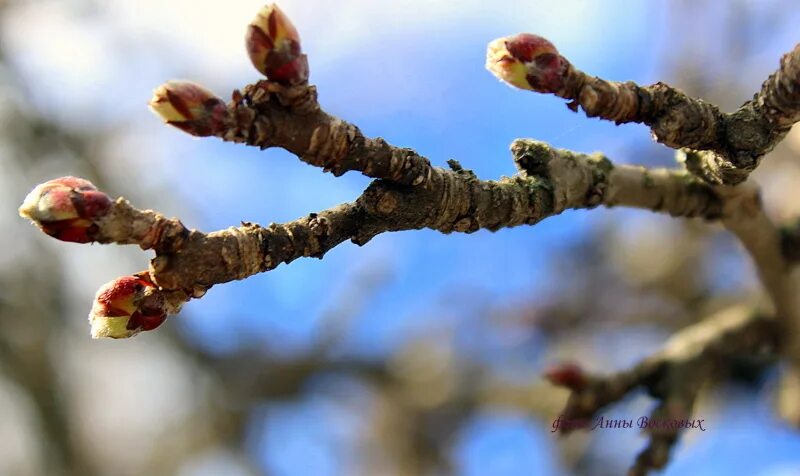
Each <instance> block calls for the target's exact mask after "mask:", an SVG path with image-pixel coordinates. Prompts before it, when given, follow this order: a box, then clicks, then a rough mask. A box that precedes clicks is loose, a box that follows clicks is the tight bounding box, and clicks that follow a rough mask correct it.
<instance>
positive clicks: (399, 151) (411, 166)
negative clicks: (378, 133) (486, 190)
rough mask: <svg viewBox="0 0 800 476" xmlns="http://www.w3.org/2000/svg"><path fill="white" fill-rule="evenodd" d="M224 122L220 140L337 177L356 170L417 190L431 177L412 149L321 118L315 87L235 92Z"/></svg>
mask: <svg viewBox="0 0 800 476" xmlns="http://www.w3.org/2000/svg"><path fill="white" fill-rule="evenodd" d="M228 117H229V120H228V121H227V122H226V126H225V127H224V128H222V129H221V130H219V131H218V132H217V133H216V135H217V136H219V137H220V138H222V139H223V140H226V141H231V142H243V143H246V144H248V145H252V146H257V147H260V148H262V149H266V148H269V147H281V148H284V149H286V150H288V151H289V152H291V153H293V154H295V155H296V156H297V157H299V158H300V159H301V160H303V161H304V162H306V163H308V164H311V165H314V166H316V167H321V168H323V169H324V170H325V171H330V172H332V173H333V174H334V175H336V176H339V175H342V174H344V173H345V172H348V171H351V170H355V171H358V172H361V173H363V174H364V175H366V176H367V177H372V178H380V179H386V180H389V181H392V182H394V183H398V184H402V185H420V184H422V183H423V182H424V181H425V180H428V179H430V176H431V168H432V166H431V163H430V161H428V159H426V158H424V157H422V156H420V155H419V154H417V153H416V152H414V151H413V150H411V149H405V148H399V147H393V146H390V145H389V144H388V143H386V141H384V140H383V139H381V138H376V139H373V138H369V137H366V136H364V135H363V134H362V133H361V131H360V130H359V129H358V127H356V126H355V125H353V124H350V123H348V122H346V121H343V120H341V119H339V118H336V117H333V116H330V115H328V114H327V113H325V112H324V111H323V110H322V109H321V108H320V107H319V104H318V103H317V99H316V88H315V87H314V86H309V85H300V86H294V87H290V88H285V87H283V86H280V85H278V84H275V83H271V82H269V81H259V82H258V83H255V84H252V85H248V86H246V87H245V88H244V90H243V91H242V92H239V91H234V94H233V100H232V101H231V102H230V103H229V104H228Z"/></svg>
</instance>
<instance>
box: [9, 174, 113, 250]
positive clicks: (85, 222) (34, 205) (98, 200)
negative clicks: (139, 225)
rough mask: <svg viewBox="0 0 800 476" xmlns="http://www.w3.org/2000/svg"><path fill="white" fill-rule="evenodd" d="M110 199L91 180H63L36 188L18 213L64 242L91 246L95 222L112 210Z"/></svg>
mask: <svg viewBox="0 0 800 476" xmlns="http://www.w3.org/2000/svg"><path fill="white" fill-rule="evenodd" d="M111 204H112V201H111V198H110V197H109V196H108V195H106V194H105V193H103V192H100V191H99V190H97V187H95V186H94V184H92V183H91V182H89V181H88V180H85V179H82V178H77V177H60V178H57V179H53V180H49V181H47V182H45V183H42V184H39V185H37V186H36V187H35V188H34V189H33V190H31V192H30V193H29V194H28V195H27V196H26V197H25V200H24V201H23V202H22V205H21V206H20V207H19V214H20V216H22V217H23V218H27V219H28V220H30V221H32V222H33V223H34V224H35V225H36V226H38V227H39V229H41V230H42V231H43V232H45V233H47V234H48V235H50V236H52V237H54V238H56V239H59V240H61V241H69V242H73V243H89V242H91V241H94V240H93V235H94V232H95V231H96V230H97V224H96V223H95V222H96V220H98V219H100V218H102V217H103V216H105V214H106V213H108V211H109V209H110V208H111Z"/></svg>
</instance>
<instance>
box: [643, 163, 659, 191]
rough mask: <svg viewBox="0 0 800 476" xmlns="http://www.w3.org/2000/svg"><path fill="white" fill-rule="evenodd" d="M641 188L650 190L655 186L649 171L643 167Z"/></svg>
mask: <svg viewBox="0 0 800 476" xmlns="http://www.w3.org/2000/svg"><path fill="white" fill-rule="evenodd" d="M642 186H643V187H644V188H645V190H650V189H652V188H655V186H656V181H655V179H653V176H652V175H650V171H649V170H647V169H646V168H644V167H642Z"/></svg>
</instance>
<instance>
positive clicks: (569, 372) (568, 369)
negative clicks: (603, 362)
mask: <svg viewBox="0 0 800 476" xmlns="http://www.w3.org/2000/svg"><path fill="white" fill-rule="evenodd" d="M544 378H546V379H547V380H549V381H550V383H552V384H553V385H558V386H559V387H565V388H568V389H570V390H574V391H578V390H581V389H583V388H584V387H586V384H587V383H589V376H588V375H586V372H585V371H584V370H583V368H581V367H580V366H579V365H578V364H575V363H573V362H563V363H560V364H556V365H553V366H551V367H550V368H548V369H547V370H545V372H544Z"/></svg>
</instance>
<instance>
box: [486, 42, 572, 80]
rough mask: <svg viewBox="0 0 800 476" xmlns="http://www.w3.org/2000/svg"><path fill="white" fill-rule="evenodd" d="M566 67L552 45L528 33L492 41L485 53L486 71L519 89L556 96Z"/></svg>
mask: <svg viewBox="0 0 800 476" xmlns="http://www.w3.org/2000/svg"><path fill="white" fill-rule="evenodd" d="M568 66H569V63H568V62H567V60H566V59H564V58H563V57H562V56H561V55H560V54H558V50H557V49H556V47H555V46H553V44H552V43H550V42H549V41H547V40H546V39H544V38H542V37H541V36H537V35H532V34H530V33H520V34H518V35H514V36H509V37H505V38H499V39H497V40H494V41H492V42H491V43H489V47H488V49H487V51H486V69H488V70H489V71H490V72H491V73H492V74H494V75H495V76H496V77H497V78H499V79H500V80H502V81H505V82H506V83H508V84H510V85H512V86H516V87H518V88H520V89H529V90H531V91H537V92H542V93H556V92H558V91H560V90H561V88H563V87H564V79H565V77H566V73H567V67H568Z"/></svg>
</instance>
